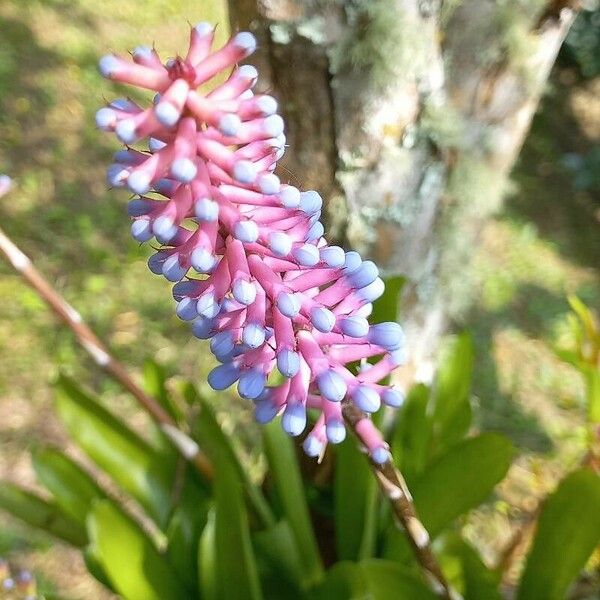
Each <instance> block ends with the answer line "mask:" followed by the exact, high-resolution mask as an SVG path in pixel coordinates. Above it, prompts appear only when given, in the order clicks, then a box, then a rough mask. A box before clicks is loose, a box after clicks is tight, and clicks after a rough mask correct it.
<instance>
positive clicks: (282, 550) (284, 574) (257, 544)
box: [252, 520, 304, 600]
mask: <svg viewBox="0 0 600 600" xmlns="http://www.w3.org/2000/svg"><path fill="white" fill-rule="evenodd" d="M252 541H253V544H254V548H255V550H256V557H257V562H258V570H259V573H260V581H261V583H262V587H263V594H264V597H265V598H267V599H273V600H278V599H279V598H286V600H288V599H289V600H294V599H298V600H300V599H301V598H304V594H303V592H302V581H303V579H304V566H303V564H302V558H301V556H300V553H299V551H298V546H297V544H296V540H295V538H294V534H293V532H292V528H291V527H290V525H289V523H288V522H287V521H285V520H281V521H279V523H277V525H275V526H274V527H270V528H269V529H265V530H263V531H259V532H257V533H255V534H254V535H253V536H252Z"/></svg>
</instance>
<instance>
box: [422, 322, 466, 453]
mask: <svg viewBox="0 0 600 600" xmlns="http://www.w3.org/2000/svg"><path fill="white" fill-rule="evenodd" d="M472 371H473V342H472V341H471V336H470V335H469V334H468V333H466V332H464V333H461V334H460V335H458V336H452V337H451V338H449V339H448V340H447V341H446V343H445V344H444V347H443V348H442V355H441V358H440V360H439V367H438V372H437V375H436V379H435V384H434V386H433V390H432V395H431V401H432V406H433V444H434V453H435V454H441V453H442V452H443V451H444V450H445V449H446V448H449V447H450V446H452V445H453V444H455V443H456V442H458V441H459V440H461V439H462V438H463V437H464V436H465V435H466V433H467V432H468V431H469V427H470V426H471V418H472V411H471V398H470V396H471V374H472Z"/></svg>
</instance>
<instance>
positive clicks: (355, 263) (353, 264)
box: [344, 251, 362, 275]
mask: <svg viewBox="0 0 600 600" xmlns="http://www.w3.org/2000/svg"><path fill="white" fill-rule="evenodd" d="M360 265H362V258H361V257H360V254H359V253H358V252H354V251H351V252H346V260H345V262H344V274H345V275H350V274H351V273H354V271H356V269H358V267H360Z"/></svg>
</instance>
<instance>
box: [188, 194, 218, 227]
mask: <svg viewBox="0 0 600 600" xmlns="http://www.w3.org/2000/svg"><path fill="white" fill-rule="evenodd" d="M194 211H195V213H196V217H197V218H198V220H199V221H206V222H212V221H216V220H217V219H218V218H219V205H218V204H217V203H216V202H215V201H214V200H211V199H210V198H200V199H199V200H196V203H195V204H194Z"/></svg>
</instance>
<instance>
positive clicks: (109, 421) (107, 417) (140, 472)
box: [56, 375, 173, 527]
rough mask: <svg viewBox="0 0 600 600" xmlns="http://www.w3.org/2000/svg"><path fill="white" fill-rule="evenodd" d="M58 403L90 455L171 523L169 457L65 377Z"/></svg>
mask: <svg viewBox="0 0 600 600" xmlns="http://www.w3.org/2000/svg"><path fill="white" fill-rule="evenodd" d="M56 407H57V411H58V414H59V416H60V418H61V420H62V421H63V423H64V424H65V426H66V428H67V430H68V431H69V434H70V435H71V437H72V438H73V439H74V440H75V441H76V442H77V444H78V445H79V446H80V447H81V448H82V449H83V450H84V451H85V452H86V454H87V455H88V456H89V457H90V458H91V459H92V460H93V461H94V462H95V463H96V464H97V465H98V466H99V467H100V468H101V469H103V470H104V471H105V472H106V473H107V474H108V475H110V477H111V478H112V479H113V480H114V481H115V482H116V483H117V484H118V485H120V486H121V487H122V488H123V489H124V490H125V491H127V492H129V493H130V494H131V495H132V496H133V497H134V498H136V500H138V502H139V503H140V504H141V505H142V506H143V507H144V508H145V509H146V510H148V512H149V514H150V515H151V516H152V517H153V518H155V519H156V520H157V522H158V524H159V526H161V527H163V526H165V525H166V522H167V519H168V516H169V513H170V511H171V481H172V477H173V473H172V469H171V468H170V466H169V461H168V460H162V458H161V456H160V455H159V454H158V453H157V452H155V451H154V450H153V449H152V448H151V446H150V445H149V444H148V443H147V442H146V441H144V440H143V439H142V438H140V437H139V436H138V435H137V434H136V433H134V432H133V431H132V430H131V429H129V428H128V427H127V426H126V425H124V424H123V423H122V422H121V421H120V420H118V419H117V418H116V417H115V416H114V415H112V414H111V413H110V412H108V411H107V410H106V409H105V408H104V407H103V406H102V405H101V404H100V403H99V402H98V401H96V400H95V399H93V398H92V397H91V396H90V395H89V394H87V393H86V392H84V391H83V390H82V389H81V388H80V387H79V386H78V385H77V384H76V383H75V382H74V381H72V380H71V379H69V378H67V377H66V376H64V375H61V376H60V378H59V381H58V384H57V393H56Z"/></svg>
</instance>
